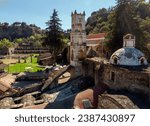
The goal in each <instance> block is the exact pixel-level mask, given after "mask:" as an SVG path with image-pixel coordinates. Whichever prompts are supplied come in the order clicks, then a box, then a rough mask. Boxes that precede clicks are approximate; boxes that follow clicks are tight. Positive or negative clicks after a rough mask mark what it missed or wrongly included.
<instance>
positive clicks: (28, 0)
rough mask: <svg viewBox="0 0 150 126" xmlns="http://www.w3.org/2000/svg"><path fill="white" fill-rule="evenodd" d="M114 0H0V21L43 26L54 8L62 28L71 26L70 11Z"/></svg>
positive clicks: (89, 10) (90, 8)
mask: <svg viewBox="0 0 150 126" xmlns="http://www.w3.org/2000/svg"><path fill="white" fill-rule="evenodd" d="M115 3H116V2H115V0H0V22H8V23H10V24H12V23H13V22H16V21H19V22H26V23H27V24H36V25H37V26H39V27H41V28H43V29H44V28H45V27H46V25H45V22H46V21H48V20H49V17H50V16H51V15H52V12H53V10H54V9H56V10H57V11H58V15H59V18H60V19H61V20H62V22H61V23H62V28H63V29H64V30H66V29H69V28H70V27H71V12H72V11H74V10H75V9H76V10H77V12H83V11H85V12H86V18H87V17H89V16H90V15H91V13H92V12H93V11H96V10H99V9H100V8H103V7H105V8H108V7H110V6H114V5H115Z"/></svg>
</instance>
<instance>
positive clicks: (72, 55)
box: [71, 50, 74, 61]
mask: <svg viewBox="0 0 150 126" xmlns="http://www.w3.org/2000/svg"><path fill="white" fill-rule="evenodd" d="M73 53H74V52H73V50H72V54H71V60H72V61H73V59H74V54H73Z"/></svg>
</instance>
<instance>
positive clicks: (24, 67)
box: [5, 57, 43, 73]
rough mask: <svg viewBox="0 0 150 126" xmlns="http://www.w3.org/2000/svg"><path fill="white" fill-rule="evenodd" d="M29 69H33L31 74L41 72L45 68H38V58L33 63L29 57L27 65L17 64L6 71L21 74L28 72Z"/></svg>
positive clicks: (11, 65)
mask: <svg viewBox="0 0 150 126" xmlns="http://www.w3.org/2000/svg"><path fill="white" fill-rule="evenodd" d="M27 68H31V69H30V70H29V72H37V71H39V70H43V68H40V67H38V63H37V58H35V57H33V58H32V63H31V57H28V58H27V59H26V63H24V62H21V63H16V64H10V65H9V66H8V67H7V68H6V69H5V70H6V71H7V72H8V73H20V72H25V71H27Z"/></svg>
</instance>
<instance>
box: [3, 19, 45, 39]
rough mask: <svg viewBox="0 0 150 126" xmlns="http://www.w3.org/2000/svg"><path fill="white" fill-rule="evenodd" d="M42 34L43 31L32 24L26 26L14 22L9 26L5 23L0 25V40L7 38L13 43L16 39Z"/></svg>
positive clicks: (23, 23)
mask: <svg viewBox="0 0 150 126" xmlns="http://www.w3.org/2000/svg"><path fill="white" fill-rule="evenodd" d="M42 33H43V31H42V30H41V29H40V28H39V27H37V26H36V25H34V24H30V25H28V24H26V23H25V22H15V23H13V24H11V25H9V24H8V23H6V22H5V23H0V40H2V39H3V38H7V39H9V40H10V41H13V40H14V39H16V38H27V37H30V36H31V35H35V34H42Z"/></svg>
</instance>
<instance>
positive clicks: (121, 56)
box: [110, 47, 148, 66]
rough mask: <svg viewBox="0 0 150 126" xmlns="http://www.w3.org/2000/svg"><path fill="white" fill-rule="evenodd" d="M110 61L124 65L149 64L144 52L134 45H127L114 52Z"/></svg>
mask: <svg viewBox="0 0 150 126" xmlns="http://www.w3.org/2000/svg"><path fill="white" fill-rule="evenodd" d="M110 63H111V64H114V65H122V66H141V65H148V63H147V60H146V59H145V56H144V54H143V53H142V52H141V51H140V50H138V49H136V48H134V47H131V48H130V47H125V48H121V49H118V50H117V51H116V52H114V53H113V54H112V56H111V58H110Z"/></svg>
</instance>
